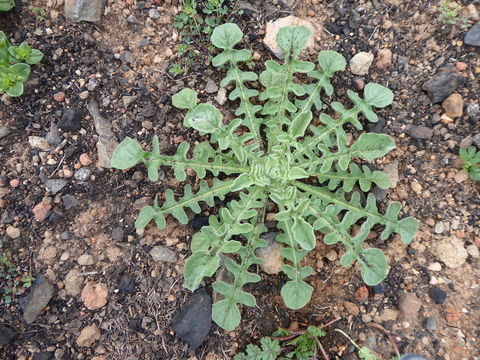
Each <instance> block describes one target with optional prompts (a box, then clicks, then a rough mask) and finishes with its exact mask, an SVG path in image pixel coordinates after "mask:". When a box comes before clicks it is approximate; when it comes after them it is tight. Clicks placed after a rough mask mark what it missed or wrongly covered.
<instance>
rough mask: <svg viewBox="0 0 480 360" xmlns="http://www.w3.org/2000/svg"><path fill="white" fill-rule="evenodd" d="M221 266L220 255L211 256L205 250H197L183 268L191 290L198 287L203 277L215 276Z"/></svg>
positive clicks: (186, 282)
mask: <svg viewBox="0 0 480 360" xmlns="http://www.w3.org/2000/svg"><path fill="white" fill-rule="evenodd" d="M219 266H220V258H219V256H218V255H216V256H211V255H209V254H208V252H205V251H195V252H194V253H193V254H192V255H191V256H190V257H189V258H188V259H187V261H186V262H185V266H184V269H183V274H184V279H185V285H186V286H187V288H188V289H189V290H191V291H194V290H196V289H198V287H199V286H200V283H201V282H202V280H203V278H204V277H210V276H213V274H215V272H216V271H217V269H218V268H219Z"/></svg>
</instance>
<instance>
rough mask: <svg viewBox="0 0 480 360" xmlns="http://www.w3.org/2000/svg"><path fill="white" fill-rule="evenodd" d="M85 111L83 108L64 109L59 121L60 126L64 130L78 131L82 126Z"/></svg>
mask: <svg viewBox="0 0 480 360" xmlns="http://www.w3.org/2000/svg"><path fill="white" fill-rule="evenodd" d="M83 116H84V111H83V110H81V109H75V108H68V109H65V110H64V111H63V114H62V117H61V119H60V121H59V122H58V127H59V128H60V129H62V130H64V131H78V130H80V129H81V128H82V118H83Z"/></svg>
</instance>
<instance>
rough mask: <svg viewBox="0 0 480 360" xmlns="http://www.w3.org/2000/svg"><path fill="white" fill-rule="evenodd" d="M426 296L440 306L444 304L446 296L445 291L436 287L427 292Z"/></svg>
mask: <svg viewBox="0 0 480 360" xmlns="http://www.w3.org/2000/svg"><path fill="white" fill-rule="evenodd" d="M428 296H430V298H431V299H432V300H433V301H435V302H436V303H437V304H440V305H442V304H445V300H447V294H446V293H445V291H443V290H442V289H440V288H439V287H437V286H434V287H432V288H430V289H429V290H428Z"/></svg>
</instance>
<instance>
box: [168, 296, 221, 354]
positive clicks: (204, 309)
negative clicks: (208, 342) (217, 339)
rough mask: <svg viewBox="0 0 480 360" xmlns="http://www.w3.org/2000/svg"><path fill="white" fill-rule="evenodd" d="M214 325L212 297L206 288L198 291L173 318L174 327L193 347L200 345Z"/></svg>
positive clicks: (177, 333)
mask: <svg viewBox="0 0 480 360" xmlns="http://www.w3.org/2000/svg"><path fill="white" fill-rule="evenodd" d="M211 325H212V299H211V298H210V296H209V295H208V294H207V292H206V291H205V289H204V288H202V289H200V290H198V291H196V292H195V293H194V294H193V295H192V296H191V297H190V299H189V300H188V302H187V303H186V304H185V305H184V306H183V307H182V308H181V309H180V311H179V312H178V314H177V315H175V317H174V318H173V321H172V329H173V330H174V331H175V333H176V335H177V336H178V337H179V338H181V339H182V340H184V341H186V342H187V343H189V344H190V345H191V346H192V347H193V348H197V347H199V346H200V345H201V344H202V343H203V341H204V340H205V338H206V337H207V335H208V332H209V331H210V327H211Z"/></svg>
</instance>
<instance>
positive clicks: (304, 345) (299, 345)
mask: <svg viewBox="0 0 480 360" xmlns="http://www.w3.org/2000/svg"><path fill="white" fill-rule="evenodd" d="M325 335H326V333H325V332H324V331H323V330H321V329H320V328H318V327H316V326H309V327H308V328H307V330H305V331H298V332H295V333H291V332H290V331H288V330H286V329H278V330H277V331H275V332H274V333H273V334H272V336H271V337H264V338H262V339H260V347H258V346H256V345H253V344H248V345H247V349H246V353H242V354H238V355H236V356H235V358H234V359H235V360H277V359H294V360H307V359H313V357H314V355H315V354H316V352H317V350H316V349H317V340H318V338H320V337H322V336H325ZM282 353H284V356H282V357H280V355H281V354H282Z"/></svg>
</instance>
